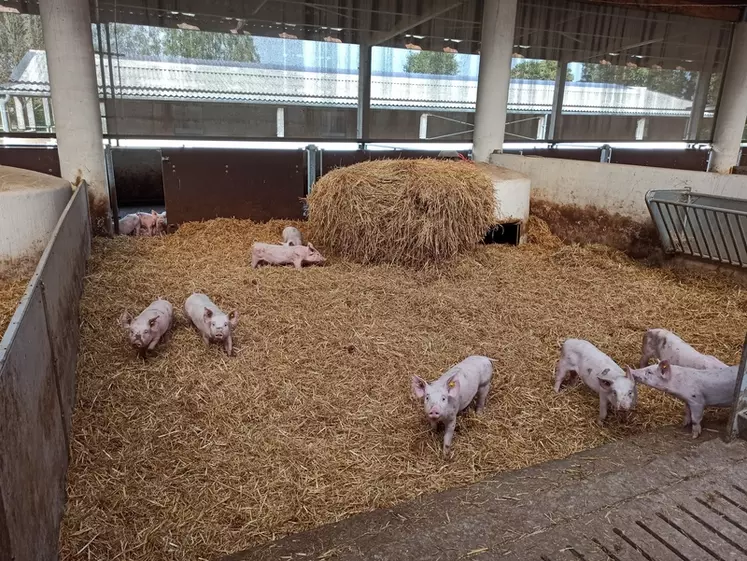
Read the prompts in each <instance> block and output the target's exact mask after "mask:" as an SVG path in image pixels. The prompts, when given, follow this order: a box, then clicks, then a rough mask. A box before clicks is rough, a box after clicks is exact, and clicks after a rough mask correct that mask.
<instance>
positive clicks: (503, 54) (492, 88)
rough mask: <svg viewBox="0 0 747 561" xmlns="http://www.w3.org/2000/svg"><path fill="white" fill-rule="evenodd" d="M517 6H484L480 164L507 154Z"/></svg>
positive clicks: (498, 0) (491, 1)
mask: <svg viewBox="0 0 747 561" xmlns="http://www.w3.org/2000/svg"><path fill="white" fill-rule="evenodd" d="M516 3H517V0H485V2H484V4H483V11H482V38H481V42H480V76H479V78H478V81H477V104H476V107H475V133H474V137H473V143H474V145H473V147H472V154H473V157H474V159H475V160H477V161H478V162H487V161H488V159H489V158H490V154H492V153H493V152H496V151H501V150H503V137H504V134H505V128H506V109H507V107H508V83H509V80H510V79H511V53H512V52H513V48H514V26H515V24H516Z"/></svg>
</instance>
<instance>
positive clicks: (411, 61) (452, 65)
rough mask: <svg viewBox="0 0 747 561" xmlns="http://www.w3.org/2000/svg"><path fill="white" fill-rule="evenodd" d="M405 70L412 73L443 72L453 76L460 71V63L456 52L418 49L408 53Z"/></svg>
mask: <svg viewBox="0 0 747 561" xmlns="http://www.w3.org/2000/svg"><path fill="white" fill-rule="evenodd" d="M404 70H405V72H410V73H412V74H443V75H451V76H453V75H454V74H456V73H457V72H459V63H458V62H457V59H456V56H454V53H439V52H436V51H417V52H412V53H410V54H409V55H408V57H407V61H406V62H405V68H404Z"/></svg>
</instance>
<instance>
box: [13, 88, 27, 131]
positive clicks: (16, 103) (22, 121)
mask: <svg viewBox="0 0 747 561" xmlns="http://www.w3.org/2000/svg"><path fill="white" fill-rule="evenodd" d="M13 108H14V109H15V110H16V130H17V131H18V132H24V131H25V130H26V117H25V116H24V111H23V103H21V98H20V97H16V96H13Z"/></svg>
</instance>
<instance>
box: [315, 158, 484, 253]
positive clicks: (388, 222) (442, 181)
mask: <svg viewBox="0 0 747 561" xmlns="http://www.w3.org/2000/svg"><path fill="white" fill-rule="evenodd" d="M308 204H309V229H310V230H311V235H312V238H313V239H314V240H315V243H317V244H319V245H321V246H323V247H325V248H327V250H328V251H330V252H332V253H333V254H336V255H339V256H342V257H346V258H348V259H352V260H354V261H357V262H359V263H396V264H399V265H412V266H418V267H419V266H423V265H425V264H429V263H435V262H440V261H444V260H447V259H450V258H452V257H454V256H455V255H458V254H460V253H463V252H465V251H468V250H471V249H473V248H474V247H475V245H476V244H477V243H478V242H480V241H482V239H483V237H484V236H485V234H486V233H487V231H488V229H489V228H490V226H492V225H493V223H494V222H495V205H496V202H495V196H494V194H493V184H492V182H491V180H490V178H489V177H488V175H487V174H486V173H485V172H483V171H481V170H480V169H479V168H478V167H477V166H475V165H474V164H473V163H471V162H462V161H450V160H435V159H423V160H406V159H401V160H399V159H398V160H376V161H370V162H361V163H359V164H355V165H352V166H349V167H343V168H339V169H336V170H334V171H332V172H330V173H328V174H326V175H325V176H324V177H322V178H321V179H320V180H319V181H318V182H317V183H316V184H315V185H314V190H313V191H312V193H311V195H310V196H309V198H308Z"/></svg>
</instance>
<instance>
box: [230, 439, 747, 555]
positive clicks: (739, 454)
mask: <svg viewBox="0 0 747 561" xmlns="http://www.w3.org/2000/svg"><path fill="white" fill-rule="evenodd" d="M266 559H278V560H293V561H295V560H299V561H300V560H310V559H318V560H329V561H331V560H363V559H366V560H369V559H370V560H377V561H406V560H428V561H441V560H476V561H483V560H493V559H500V560H525V559H533V560H537V561H571V560H586V561H606V560H612V561H700V560H712V559H715V560H717V561H730V560H737V559H740V560H741V559H747V442H744V441H737V442H734V443H732V444H725V443H724V442H722V441H721V440H720V439H718V438H716V437H715V434H714V433H713V432H704V434H703V435H702V436H701V439H700V440H698V441H694V442H693V441H692V440H691V439H690V437H689V432H685V431H683V430H680V429H665V430H660V431H656V432H652V433H650V434H646V435H641V436H639V437H636V438H633V439H630V440H626V441H622V442H617V443H613V444H609V445H607V446H603V447H601V448H597V449H595V450H589V451H586V452H582V453H580V454H576V455H574V456H570V457H569V458H567V459H565V460H560V461H557V462H551V463H548V464H545V465H540V466H535V467H531V468H527V469H524V470H520V471H515V472H509V473H505V474H501V475H498V476H496V477H495V478H493V479H490V480H486V481H483V482H481V483H477V484H474V485H471V486H468V487H463V488H461V489H453V490H450V491H446V492H444V493H439V494H435V495H429V496H424V497H420V498H419V499H416V500H414V501H412V502H409V503H405V504H403V505H400V506H398V507H395V508H392V509H385V510H378V511H374V512H370V513H365V514H361V515H358V516H353V517H351V518H349V519H347V520H344V521H342V522H339V523H337V524H332V525H329V526H323V527H321V528H317V529H315V530H312V531H309V532H306V533H303V534H296V535H293V536H288V537H287V538H284V539H281V540H278V541H276V542H272V543H270V544H267V545H264V546H261V547H258V548H255V549H252V550H249V551H245V552H241V553H237V554H234V555H231V556H228V557H226V558H224V559H223V561H259V560H266Z"/></svg>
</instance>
